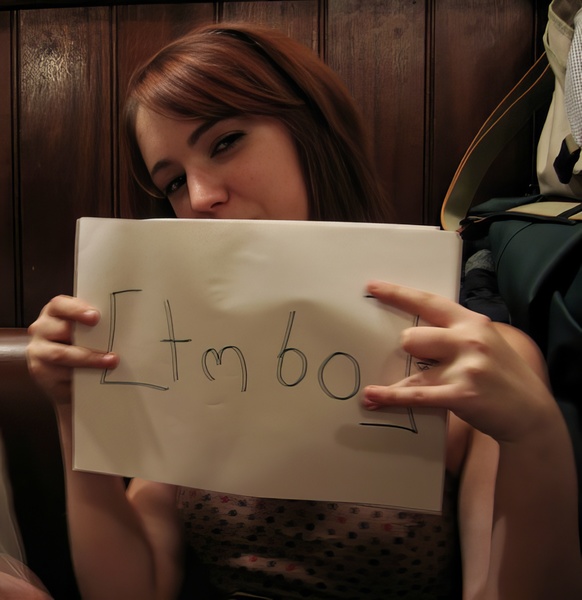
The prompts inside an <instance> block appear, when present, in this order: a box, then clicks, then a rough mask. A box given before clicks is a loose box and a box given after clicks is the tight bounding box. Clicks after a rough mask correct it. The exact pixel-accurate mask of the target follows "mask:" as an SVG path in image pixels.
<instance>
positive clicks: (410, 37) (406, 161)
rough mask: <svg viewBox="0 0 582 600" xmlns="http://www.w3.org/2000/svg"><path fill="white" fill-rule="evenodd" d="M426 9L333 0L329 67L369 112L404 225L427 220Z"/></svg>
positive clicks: (374, 0) (400, 0)
mask: <svg viewBox="0 0 582 600" xmlns="http://www.w3.org/2000/svg"><path fill="white" fill-rule="evenodd" d="M424 11H425V8H424V3H422V2H407V1H404V0H392V1H391V2H386V1H385V0H366V1H365V2H364V1H362V0H334V1H333V2H330V3H329V9H328V17H327V33H326V44H327V50H326V54H327V61H328V63H329V65H330V66H331V67H332V68H333V69H335V70H336V71H337V72H338V73H339V75H340V76H341V77H342V78H343V80H344V81H345V82H346V84H347V85H348V87H349V89H350V91H351V92H352V95H353V96H354V98H355V99H356V102H357V103H358V104H359V106H360V107H361V109H362V112H363V114H364V118H365V120H366V122H367V123H368V126H369V128H370V133H371V135H372V136H373V140H374V150H375V155H376V162H377V166H378V170H379V173H380V176H381V178H382V181H383V183H384V185H385V187H386V190H387V192H388V195H389V197H390V198H391V199H392V202H393V204H394V207H395V213H396V214H395V219H396V221H398V222H402V223H420V222H421V221H422V216H423V215H422V198H423V177H422V176H423V153H424V145H423V140H424V98H425V94H424V56H425V46H424V39H425V13H424Z"/></svg>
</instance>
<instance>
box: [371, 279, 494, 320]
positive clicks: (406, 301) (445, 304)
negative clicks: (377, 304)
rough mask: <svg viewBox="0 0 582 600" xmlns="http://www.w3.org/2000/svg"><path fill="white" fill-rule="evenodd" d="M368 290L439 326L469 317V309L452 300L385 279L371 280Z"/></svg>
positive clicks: (375, 295)
mask: <svg viewBox="0 0 582 600" xmlns="http://www.w3.org/2000/svg"><path fill="white" fill-rule="evenodd" d="M367 290H368V292H369V293H370V294H371V295H372V296H374V297H375V298H377V299H378V300H380V301H382V302H384V303H385V304H389V305H390V306H393V307H394V308H397V309H399V310H402V311H404V312H407V313H409V314H411V315H418V316H420V318H421V319H422V320H423V321H426V322H427V323H430V324H431V325H436V326H437V327H451V326H452V325H454V324H456V323H458V322H460V321H463V320H466V319H467V318H468V313H469V311H467V310H466V309H465V308H463V307H462V306H460V305H459V304H457V303H456V302H453V301H452V300H449V299H447V298H444V297H442V296H438V295H437V294H431V293H430V292H424V291H422V290H417V289H414V288H409V287H405V286H401V285H395V284H392V283H387V282H384V281H372V282H370V283H369V284H368V287H367ZM469 314H471V316H472V317H474V318H476V319H486V317H483V316H482V315H478V314H476V313H469Z"/></svg>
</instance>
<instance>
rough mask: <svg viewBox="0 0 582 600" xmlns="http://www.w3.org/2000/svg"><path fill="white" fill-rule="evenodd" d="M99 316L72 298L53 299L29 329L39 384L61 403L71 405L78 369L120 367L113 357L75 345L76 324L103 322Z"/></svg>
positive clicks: (32, 368)
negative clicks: (73, 376) (74, 377)
mask: <svg viewBox="0 0 582 600" xmlns="http://www.w3.org/2000/svg"><path fill="white" fill-rule="evenodd" d="M99 319H100V315H99V312H98V311H97V310H96V309H95V308H93V307H92V306H90V305H89V304H87V303H86V302H84V301H82V300H80V299H78V298H72V297H70V296H58V297H56V298H53V299H52V300H51V301H50V302H49V303H48V304H47V305H46V306H45V307H44V308H43V310H42V311H41V313H40V315H39V317H38V319H37V320H36V321H35V322H34V323H33V324H32V325H31V326H30V327H29V333H30V335H31V341H30V343H29V344H28V347H27V351H26V355H27V362H28V368H29V371H30V373H31V374H32V376H33V377H34V379H35V380H36V381H37V383H38V384H39V385H40V386H41V387H42V388H43V389H44V391H45V392H47V393H48V395H49V396H50V397H52V398H53V399H55V400H56V401H57V402H69V401H70V389H71V380H72V370H73V369H74V368H94V369H112V368H115V367H116V366H117V364H118V363H119V359H118V357H117V356H116V355H115V354H113V353H108V352H102V351H99V350H94V349H90V348H84V347H81V346H75V345H72V336H73V328H74V326H75V324H79V323H80V324H83V325H88V326H93V325H96V324H97V323H98V322H99Z"/></svg>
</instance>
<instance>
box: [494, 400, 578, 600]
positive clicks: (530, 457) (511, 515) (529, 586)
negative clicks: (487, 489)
mask: <svg viewBox="0 0 582 600" xmlns="http://www.w3.org/2000/svg"><path fill="white" fill-rule="evenodd" d="M577 498H578V488H577V479H576V471H575V464H574V457H573V451H572V446H571V442H570V437H569V433H568V430H567V428H566V425H565V423H564V421H563V419H562V417H561V415H560V413H559V409H558V408H557V406H555V405H554V406H553V407H550V408H549V409H548V411H547V418H545V419H544V420H543V425H542V426H539V427H537V428H536V429H535V430H532V431H531V432H530V433H529V434H528V436H526V437H525V438H523V439H521V440H519V441H516V442H503V441H502V442H500V454H499V468H498V473H497V483H496V488H495V513H494V524H493V534H492V535H493V537H492V551H491V563H490V565H491V567H490V568H491V575H492V577H490V578H489V581H491V582H494V584H493V586H491V589H489V593H488V595H487V598H502V599H504V598H507V599H508V600H509V599H511V600H520V599H522V598H523V599H524V600H526V599H527V600H535V599H538V598H539V599H540V600H542V599H547V598H560V599H562V600H578V599H579V598H582V560H581V556H580V543H579V536H578V502H577ZM493 588H495V589H493Z"/></svg>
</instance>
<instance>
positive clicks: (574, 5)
mask: <svg viewBox="0 0 582 600" xmlns="http://www.w3.org/2000/svg"><path fill="white" fill-rule="evenodd" d="M581 8H582V0H553V2H551V4H550V7H549V10H548V25H547V27H546V31H545V33H544V47H545V49H546V56H547V59H548V62H549V63H550V66H551V68H552V71H553V73H554V76H555V85H554V94H553V96H552V102H551V104H550V109H549V111H548V115H547V117H546V120H545V122H544V127H543V129H542V133H541V135H540V139H539V142H538V149H537V163H536V170H537V175H538V183H539V186H540V192H541V193H542V194H544V195H546V196H553V195H558V196H566V197H568V198H578V199H582V174H581V173H580V172H581V171H582V157H581V158H579V159H578V161H577V162H576V164H575V166H574V170H573V174H572V178H571V179H570V181H569V183H567V184H564V183H560V181H559V179H558V176H557V174H556V170H555V168H554V160H555V159H556V157H557V156H558V154H559V153H560V148H561V147H562V143H563V142H564V140H566V139H568V145H569V147H570V150H571V151H574V150H575V149H576V148H577V147H575V142H574V141H573V140H572V137H571V135H570V125H569V123H568V118H567V116H566V109H565V104H564V82H565V78H566V62H567V60H568V52H569V51H570V45H571V42H572V36H573V34H574V16H575V15H576V13H577V12H578V11H579V10H580V9H581ZM581 67H582V65H581Z"/></svg>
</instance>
